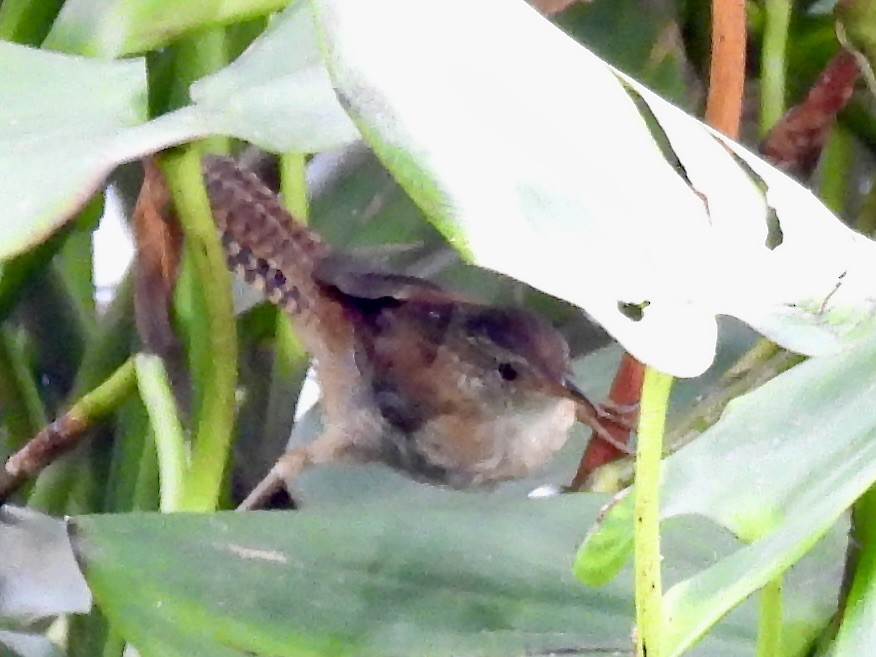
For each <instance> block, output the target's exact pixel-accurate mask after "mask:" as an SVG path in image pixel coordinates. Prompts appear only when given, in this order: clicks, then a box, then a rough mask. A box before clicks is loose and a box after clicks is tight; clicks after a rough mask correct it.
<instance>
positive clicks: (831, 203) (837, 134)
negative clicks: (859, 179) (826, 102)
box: [818, 125, 853, 214]
mask: <svg viewBox="0 0 876 657" xmlns="http://www.w3.org/2000/svg"><path fill="white" fill-rule="evenodd" d="M852 147H853V143H852V136H851V135H850V134H849V132H848V131H847V130H846V129H845V128H843V127H842V126H839V125H836V126H834V128H833V130H831V132H830V137H829V138H828V140H827V144H826V145H825V147H824V152H823V154H822V156H821V184H820V189H819V190H818V196H819V198H821V200H822V201H823V202H824V204H825V205H826V206H827V207H829V208H830V209H831V210H833V212H834V213H836V214H840V213H841V212H842V211H843V209H844V208H845V207H846V192H847V191H848V183H849V180H851V179H852V175H851V168H852Z"/></svg>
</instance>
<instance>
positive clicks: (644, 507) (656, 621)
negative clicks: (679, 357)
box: [634, 367, 672, 657]
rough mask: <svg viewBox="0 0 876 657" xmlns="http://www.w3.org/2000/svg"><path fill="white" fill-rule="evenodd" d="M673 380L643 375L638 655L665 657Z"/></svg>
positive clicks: (638, 461) (638, 488)
mask: <svg viewBox="0 0 876 657" xmlns="http://www.w3.org/2000/svg"><path fill="white" fill-rule="evenodd" d="M671 388H672V377H671V376H669V375H668V374H663V373H662V372H659V371H657V370H655V369H652V368H650V367H649V368H647V369H646V370H645V380H644V383H643V385H642V402H641V407H640V411H639V444H638V449H637V452H636V487H635V489H634V491H635V492H634V494H635V514H636V529H635V538H634V542H635V578H636V625H637V627H638V636H639V639H638V642H637V643H638V645H637V654H638V656H639V657H661V655H662V644H663V588H662V583H661V577H660V501H659V499H660V459H661V457H662V456H663V431H664V427H665V424H666V409H667V406H668V404H669V391H670V390H671Z"/></svg>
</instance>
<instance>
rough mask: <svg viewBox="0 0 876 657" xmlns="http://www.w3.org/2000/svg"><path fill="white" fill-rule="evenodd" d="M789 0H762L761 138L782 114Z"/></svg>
mask: <svg viewBox="0 0 876 657" xmlns="http://www.w3.org/2000/svg"><path fill="white" fill-rule="evenodd" d="M791 5H792V2H791V0H766V6H765V16H764V19H765V22H764V31H763V50H762V54H761V60H760V133H761V134H762V135H765V134H766V133H767V132H769V130H770V129H771V128H772V127H773V126H774V125H775V124H776V123H777V122H778V121H779V119H780V118H782V115H783V114H784V113H785V83H786V75H787V67H788V65H787V61H786V57H785V52H786V50H787V47H788V25H789V24H790V22H791Z"/></svg>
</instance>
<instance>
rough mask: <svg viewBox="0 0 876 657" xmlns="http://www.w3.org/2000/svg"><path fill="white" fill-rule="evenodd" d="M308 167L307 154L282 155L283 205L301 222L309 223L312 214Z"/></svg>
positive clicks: (281, 186)
mask: <svg viewBox="0 0 876 657" xmlns="http://www.w3.org/2000/svg"><path fill="white" fill-rule="evenodd" d="M306 167H307V156H306V155H305V154H303V153H286V154H285V155H281V156H280V192H281V193H282V195H283V205H285V206H286V209H287V210H289V212H290V213H291V214H292V216H293V217H295V218H296V219H297V220H298V221H300V222H301V223H307V218H308V216H309V214H310V206H309V203H308V200H307V181H306V179H305V173H306Z"/></svg>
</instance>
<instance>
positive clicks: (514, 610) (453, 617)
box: [73, 487, 841, 657]
mask: <svg viewBox="0 0 876 657" xmlns="http://www.w3.org/2000/svg"><path fill="white" fill-rule="evenodd" d="M422 488H423V490H427V491H428V492H429V495H428V496H427V497H425V498H424V497H421V496H419V495H417V494H411V495H409V496H408V498H407V499H406V500H404V501H401V502H397V503H383V504H369V505H353V506H348V507H345V508H338V507H330V508H323V509H313V510H311V511H303V512H296V513H257V514H232V513H221V514H217V515H214V516H210V517H206V516H185V515H176V516H164V517H162V516H158V515H154V514H128V515H125V516H116V517H113V516H95V517H83V518H78V519H76V520H75V522H74V525H73V528H74V536H75V538H76V540H75V545H76V547H77V551H78V554H79V558H80V560H81V561H82V563H83V564H84V568H85V572H86V577H87V579H88V581H89V584H90V585H91V586H92V589H93V591H94V594H95V597H96V599H97V601H98V603H99V604H100V606H101V608H102V610H103V611H104V612H105V613H106V614H107V615H108V616H109V618H110V619H111V621H112V622H113V623H114V626H115V627H116V628H117V629H118V630H119V631H121V632H122V633H123V635H124V636H125V637H126V638H127V639H129V640H130V641H132V642H133V643H134V645H136V646H137V648H138V649H139V650H140V651H141V653H142V654H143V655H144V657H151V656H153V655H156V656H157V655H161V656H163V657H167V656H173V655H186V656H187V657H189V656H191V655H241V654H258V655H262V654H265V655H275V656H279V655H301V654H313V655H315V654H332V655H339V654H353V655H459V654H466V655H508V654H528V655H538V654H546V653H551V652H556V651H564V652H568V653H569V654H581V655H590V654H605V653H606V652H615V651H616V652H619V653H624V652H626V651H628V650H629V646H630V639H629V632H630V627H631V623H632V620H633V603H632V594H631V593H630V590H631V586H630V582H629V579H628V575H629V574H627V576H625V577H624V578H623V581H620V582H615V583H614V584H612V585H611V586H609V587H607V588H603V589H589V588H585V587H582V586H581V585H579V584H577V583H576V582H575V581H574V579H573V578H572V577H571V573H570V571H569V567H568V564H569V560H570V559H571V557H572V555H573V554H574V549H575V544H576V542H577V541H578V540H580V537H581V535H582V532H584V531H586V530H585V528H586V527H587V526H588V525H589V524H590V522H592V520H593V517H594V514H595V512H596V509H597V508H598V506H599V504H600V503H601V502H602V501H604V498H600V497H594V496H590V495H574V496H564V497H560V498H553V499H549V500H531V501H527V500H520V499H516V500H502V499H497V498H494V497H492V496H490V495H475V494H463V493H449V492H443V493H440V494H436V490H435V489H428V488H425V487H422ZM733 543H734V541H733V540H732V539H731V538H730V537H729V535H727V534H723V533H720V532H715V531H714V526H712V525H711V523H707V522H699V523H687V524H686V525H685V526H684V527H679V531H678V532H673V531H670V532H669V538H668V539H667V541H666V544H665V553H666V555H667V559H666V561H667V576H668V577H669V578H670V579H671V580H678V579H681V578H683V577H685V576H687V575H688V574H689V573H690V572H692V571H693V570H696V569H698V568H701V567H702V566H703V565H704V564H706V563H709V562H710V561H711V560H713V559H714V558H715V557H716V555H721V554H726V553H727V552H728V551H730V550H732V549H733ZM837 547H839V548H840V549H841V545H839V544H838V542H836V541H835V542H834V545H833V549H832V550H831V551H829V552H827V553H826V556H827V557H828V558H829V559H835V558H836V557H837V552H836V548H837ZM824 556H825V555H822V559H823V558H824ZM823 563H824V562H819V564H816V566H817V568H816V571H815V572H817V571H818V569H820V570H821V571H824V570H825V569H824V566H823ZM812 572H813V571H812V570H811V569H810V570H808V571H807V572H806V577H805V591H806V593H807V594H808V596H811V595H813V593H815V592H816V591H817V592H819V593H818V594H819V595H821V594H825V593H824V592H825V589H824V588H823V586H824V585H825V582H821V583H819V582H818V581H816V580H813V579H812V577H811V576H812ZM803 583H804V582H803V581H799V582H796V583H793V582H792V583H790V584H789V587H788V589H789V599H791V600H794V599H795V594H794V591H795V590H799V589H797V587H798V586H800V585H801V584H803ZM826 584H827V585H835V582H826ZM825 597H826V594H825ZM789 607H792V608H794V607H795V605H794V604H793V603H791V604H789ZM789 616H790V617H793V618H795V619H796V620H797V621H798V622H801V623H805V624H806V626H807V627H809V628H810V629H809V630H808V632H809V633H811V631H812V630H811V627H812V620H813V617H812V615H811V613H810V612H808V611H804V610H803V609H802V608H800V607H799V606H796V611H792V612H790V613H789ZM755 618H756V613H754V610H753V609H751V608H749V609H746V610H743V611H742V612H741V613H740V614H736V615H734V617H733V618H731V619H728V621H727V622H726V623H725V624H723V625H722V626H720V627H718V628H717V630H716V632H715V633H714V635H713V636H712V637H711V638H710V640H709V641H707V642H704V643H703V645H702V646H701V648H700V649H698V650H695V651H694V652H693V653H692V654H693V655H698V654H699V655H712V656H714V655H720V656H722V657H731V656H734V657H735V656H736V655H739V656H740V657H741V656H742V655H747V654H750V653H751V651H752V649H753V644H752V637H753V633H754V626H755V624H756V620H755ZM822 619H823V613H822V615H821V616H820V617H818V615H816V620H822Z"/></svg>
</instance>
